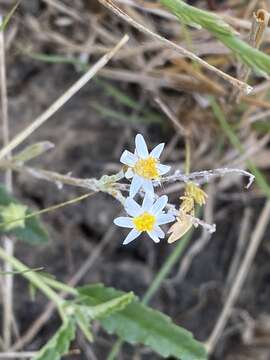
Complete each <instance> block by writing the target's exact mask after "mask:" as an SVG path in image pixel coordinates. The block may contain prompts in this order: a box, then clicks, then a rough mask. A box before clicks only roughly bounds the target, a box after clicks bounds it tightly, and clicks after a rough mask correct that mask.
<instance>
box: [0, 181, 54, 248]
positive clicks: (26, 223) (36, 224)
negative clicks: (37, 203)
mask: <svg viewBox="0 0 270 360" xmlns="http://www.w3.org/2000/svg"><path fill="white" fill-rule="evenodd" d="M0 207H1V212H0V223H1V224H3V226H0V234H1V233H2V234H3V233H4V234H7V235H15V236H16V237H17V238H18V239H19V240H22V241H24V242H27V243H28V244H31V245H39V244H44V243H46V242H48V234H47V231H46V230H45V228H44V227H43V225H42V224H41V222H40V220H39V219H38V217H37V216H33V217H31V218H28V219H23V216H19V217H18V221H16V222H10V223H9V222H7V223H6V224H5V220H6V219H5V215H4V216H3V214H2V213H3V211H4V214H5V213H9V214H10V213H14V209H15V213H16V211H17V210H18V209H19V207H20V209H21V210H22V209H23V208H25V207H24V205H21V204H20V203H19V202H18V201H17V200H16V199H15V198H14V197H13V196H12V195H10V194H9V193H8V191H7V190H6V188H5V187H4V186H1V185H0ZM16 209H17V210H16ZM7 210H8V211H7ZM10 210H12V212H10ZM24 210H25V212H24V213H25V215H29V214H32V211H31V210H29V209H24ZM17 213H18V211H17ZM19 213H21V211H19ZM15 225H16V226H15ZM22 225H23V226H22Z"/></svg>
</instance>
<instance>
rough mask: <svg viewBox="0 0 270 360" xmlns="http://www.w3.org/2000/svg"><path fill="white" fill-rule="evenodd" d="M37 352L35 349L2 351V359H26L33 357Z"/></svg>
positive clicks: (0, 354) (0, 356)
mask: <svg viewBox="0 0 270 360" xmlns="http://www.w3.org/2000/svg"><path fill="white" fill-rule="evenodd" d="M36 354H37V352H35V351H22V352H3V353H0V359H5V360H6V359H25V358H30V359H31V358H33V357H34V356H35V355H36Z"/></svg>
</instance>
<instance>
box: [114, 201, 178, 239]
mask: <svg viewBox="0 0 270 360" xmlns="http://www.w3.org/2000/svg"><path fill="white" fill-rule="evenodd" d="M167 202H168V197H167V196H166V195H163V196H161V197H160V198H158V199H157V200H156V201H155V202H154V201H153V199H152V197H150V196H149V195H148V194H146V195H145V197H144V200H143V203H142V206H140V205H139V204H138V203H137V202H136V201H135V200H133V199H132V198H131V197H129V198H127V200H126V202H125V210H126V212H127V213H128V215H130V217H118V218H116V219H114V223H115V225H118V226H121V227H125V228H130V229H132V230H131V231H130V233H129V234H128V235H127V237H126V238H125V240H124V242H123V244H124V245H126V244H128V243H130V242H131V241H133V240H134V239H136V238H137V237H138V236H139V235H141V233H142V232H147V234H148V235H149V236H150V238H151V239H152V240H153V241H154V242H156V243H158V242H159V241H160V239H163V238H164V237H165V234H164V232H163V231H162V230H161V228H160V225H163V224H167V223H170V222H172V221H174V219H175V217H174V215H172V214H166V213H165V212H164V211H163V209H164V208H165V206H166V205H167Z"/></svg>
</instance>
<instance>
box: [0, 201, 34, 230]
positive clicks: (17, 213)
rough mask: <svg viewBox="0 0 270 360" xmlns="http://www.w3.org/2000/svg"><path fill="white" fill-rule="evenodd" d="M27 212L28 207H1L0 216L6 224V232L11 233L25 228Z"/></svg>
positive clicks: (13, 204)
mask: <svg viewBox="0 0 270 360" xmlns="http://www.w3.org/2000/svg"><path fill="white" fill-rule="evenodd" d="M26 211H27V206H24V205H21V204H15V203H10V204H9V205H8V206H2V207H0V214H1V217H2V219H3V222H4V224H5V225H4V230H5V231H9V230H12V229H16V228H24V227H25V222H24V218H25V215H26ZM17 219H19V220H17Z"/></svg>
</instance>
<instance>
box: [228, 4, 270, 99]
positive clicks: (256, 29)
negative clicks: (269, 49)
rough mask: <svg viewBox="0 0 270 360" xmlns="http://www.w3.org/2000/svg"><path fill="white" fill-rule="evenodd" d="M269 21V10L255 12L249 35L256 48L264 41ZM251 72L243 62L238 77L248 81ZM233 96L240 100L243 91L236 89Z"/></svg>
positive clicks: (251, 43)
mask: <svg viewBox="0 0 270 360" xmlns="http://www.w3.org/2000/svg"><path fill="white" fill-rule="evenodd" d="M268 22H269V14H268V13H267V11H265V10H263V9H260V10H258V11H257V12H256V13H254V14H253V19H252V26H251V29H250V35H249V44H250V45H251V46H253V47H254V48H256V49H258V48H259V47H260V45H261V43H262V40H263V35H264V33H265V30H266V29H267V27H268ZM250 72H251V70H250V68H249V67H247V66H246V65H243V64H241V65H240V66H239V69H238V73H239V76H238V78H239V79H241V80H243V81H244V82H247V81H248V78H249V75H250ZM232 96H233V97H236V102H239V100H240V98H241V92H237V91H236V90H235V91H234V92H233V95H232Z"/></svg>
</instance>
